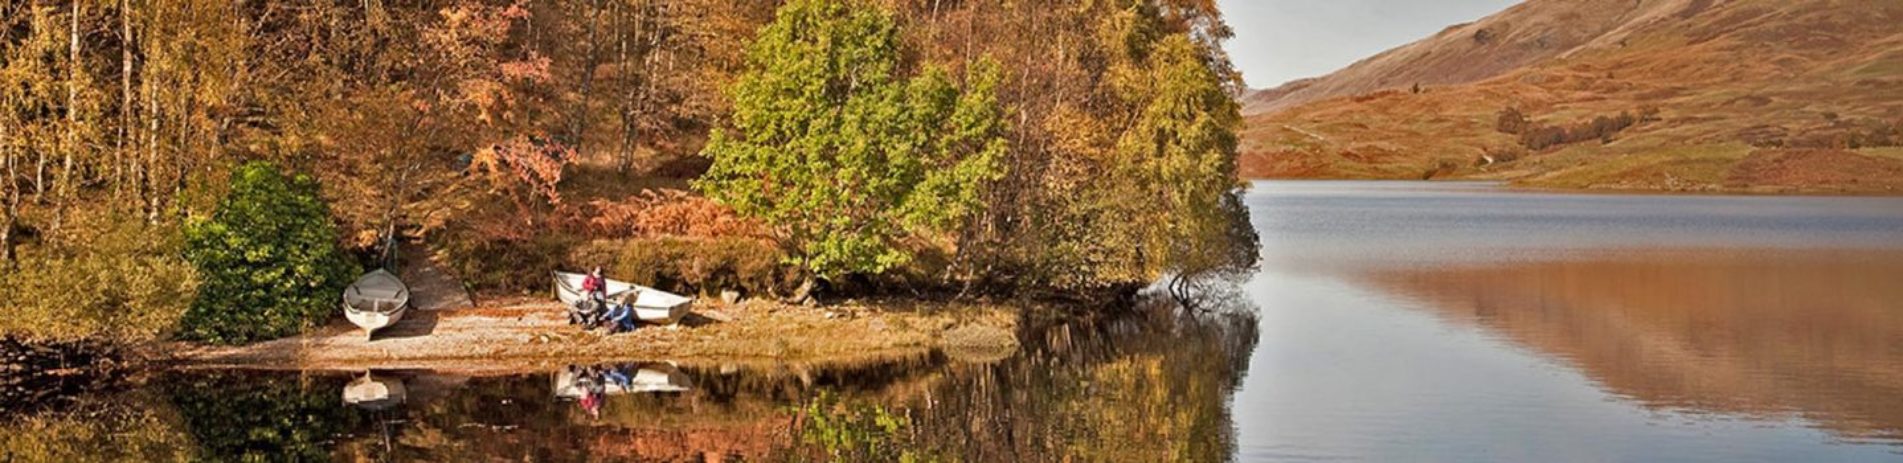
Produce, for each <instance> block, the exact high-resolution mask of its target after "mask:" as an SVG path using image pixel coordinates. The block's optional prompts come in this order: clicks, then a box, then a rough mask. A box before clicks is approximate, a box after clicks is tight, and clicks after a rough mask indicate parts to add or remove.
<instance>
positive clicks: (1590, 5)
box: [1241, 0, 1903, 192]
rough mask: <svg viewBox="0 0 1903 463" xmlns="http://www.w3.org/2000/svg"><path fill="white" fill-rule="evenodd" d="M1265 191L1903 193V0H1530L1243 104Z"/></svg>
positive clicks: (1255, 170)
mask: <svg viewBox="0 0 1903 463" xmlns="http://www.w3.org/2000/svg"><path fill="white" fill-rule="evenodd" d="M1241 100H1242V102H1243V104H1244V105H1245V108H1246V109H1245V111H1246V112H1248V113H1249V124H1248V128H1247V129H1246V130H1245V132H1244V134H1243V139H1244V142H1243V156H1242V160H1241V169H1242V173H1243V175H1245V176H1249V177H1256V178H1382V179H1403V178H1412V179H1419V178H1470V179H1500V180H1513V181H1516V182H1518V183H1522V184H1527V185H1534V186H1551V187H1569V188H1625V189H1665V190H1694V191H1715V190H1723V191H1757V192H1786V191H1848V192H1893V191H1897V190H1898V189H1899V188H1903V149H1899V148H1897V146H1898V145H1903V3H1899V2H1895V1H1889V0H1796V1H1772V0H1729V1H1726V0H1531V1H1528V2H1525V3H1522V4H1519V5H1516V6H1514V7H1512V8H1509V9H1507V10H1505V11H1502V12H1500V13H1497V14H1495V15H1493V16H1489V17H1487V18H1484V19H1481V20H1480V21H1476V22H1473V23H1469V24H1463V25H1457V26H1453V27H1449V28H1447V29H1446V30H1443V31H1442V32H1440V33H1438V34H1436V35H1434V36H1432V37H1428V38H1426V39H1423V40H1421V41H1418V42H1415V43H1412V44H1409V45H1405V46H1402V47H1400V48H1396V49H1393V50H1390V51H1387V52H1384V53H1381V54H1379V55H1376V56H1374V57H1370V58H1368V59H1366V60H1363V61H1361V62H1359V63H1356V64H1354V65H1352V66H1349V67H1348V68H1345V69H1343V70H1341V71H1338V72H1336V73H1334V74H1330V75H1327V76H1323V77H1319V78H1315V79H1308V80H1304V81H1297V82H1293V83H1290V84H1288V85H1285V86H1283V87H1281V88H1277V89H1271V90H1263V91H1255V92H1249V93H1248V94H1245V95H1243V96H1242V98H1241Z"/></svg>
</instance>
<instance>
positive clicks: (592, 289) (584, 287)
mask: <svg viewBox="0 0 1903 463" xmlns="http://www.w3.org/2000/svg"><path fill="white" fill-rule="evenodd" d="M581 291H582V294H586V295H587V296H588V298H589V299H593V300H595V301H596V302H602V301H606V300H607V299H608V280H607V279H605V278H602V277H601V267H595V271H593V272H588V277H587V278H583V279H581Z"/></svg>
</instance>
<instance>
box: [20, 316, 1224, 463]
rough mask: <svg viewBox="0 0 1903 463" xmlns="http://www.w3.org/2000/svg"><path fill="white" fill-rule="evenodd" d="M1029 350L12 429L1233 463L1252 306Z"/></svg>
mask: <svg viewBox="0 0 1903 463" xmlns="http://www.w3.org/2000/svg"><path fill="white" fill-rule="evenodd" d="M1021 338H1022V339H1023V346H1022V348H1021V349H1020V350H1019V351H1018V352H1017V353H1015V354H1004V355H985V356H969V355H951V354H947V353H933V354H931V355H926V356H921V357H917V358H911V359H905V360H900V361H891V362H884V363H877V364H867V365H847V366H816V367H809V366H800V365H782V366H775V367H765V368H739V367H732V366H719V365H713V366H698V365H695V366H689V365H676V364H673V363H668V362H644V363H625V364H604V365H576V366H570V367H565V368H559V369H556V370H553V371H534V372H521V373H518V374H510V375H501V376H468V375H460V374H456V373H450V372H432V371H378V372H370V373H362V372H360V373H354V374H352V373H320V372H307V373H296V372H290V373H286V372H262V371H171V372H160V373H154V374H152V375H149V376H148V377H145V378H142V379H139V380H136V381H137V383H136V384H135V386H136V387H131V388H127V389H126V390H123V391H121V392H112V393H101V394H96V395H90V396H84V397H81V398H79V399H77V400H76V402H77V403H79V404H80V405H78V406H76V407H74V408H72V409H69V410H62V411H59V412H49V413H42V414H36V415H28V416H15V417H11V418H7V419H5V420H3V421H0V436H3V437H0V460H5V461H121V460H176V459H181V458H183V459H199V460H215V461H240V460H250V459H268V460H286V459H288V460H307V461H308V460H373V461H415V460H421V461H470V460H529V461H632V460H668V461H679V460H689V461H703V460H705V461H716V460H725V459H744V460H753V461H759V460H847V461H864V460H896V459H901V458H913V459H916V460H926V461H930V460H938V461H980V460H1011V461H1055V460H1065V459H1086V460H1128V459H1132V458H1134V459H1138V460H1162V459H1175V460H1183V459H1187V460H1197V461H1211V460H1225V459H1228V458H1230V456H1231V455H1233V454H1234V453H1235V447H1236V443H1235V436H1234V425H1233V420H1232V418H1231V416H1230V411H1229V400H1230V396H1231V394H1233V393H1234V391H1235V390H1236V389H1237V388H1238V387H1239V385H1240V383H1241V381H1242V377H1243V372H1244V371H1246V366H1247V364H1248V360H1249V357H1250V355H1251V354H1252V352H1253V350H1254V348H1255V345H1256V342H1257V332H1256V321H1255V316H1254V314H1253V313H1252V312H1250V311H1234V310H1232V311H1222V312H1196V313H1193V314H1192V313H1191V312H1189V311H1184V310H1180V309H1178V308H1176V307H1174V306H1172V305H1170V304H1169V303H1164V302H1152V303H1145V304H1142V305H1141V306H1140V307H1138V308H1137V309H1136V310H1134V311H1131V313H1129V314H1128V315H1120V316H1115V317H1108V318H1105V319H1102V320H1096V321H1090V322H1070V323H1060V324H1051V325H1047V326H1038V327H1027V328H1025V329H1024V330H1023V333H1021Z"/></svg>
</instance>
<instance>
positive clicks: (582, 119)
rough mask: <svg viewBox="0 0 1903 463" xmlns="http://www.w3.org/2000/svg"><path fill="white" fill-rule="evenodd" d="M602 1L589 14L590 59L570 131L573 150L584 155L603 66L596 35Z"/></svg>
mask: <svg viewBox="0 0 1903 463" xmlns="http://www.w3.org/2000/svg"><path fill="white" fill-rule="evenodd" d="M601 9H602V5H601V0H594V1H593V2H591V3H590V11H589V14H588V57H587V58H586V59H584V60H582V61H583V64H582V70H581V104H580V105H577V106H579V108H577V111H579V113H580V114H577V115H576V117H575V126H574V127H573V128H571V129H570V130H569V132H570V137H571V138H572V139H573V140H571V143H570V144H571V145H572V148H574V149H575V152H577V153H583V152H584V151H583V150H582V148H583V146H584V145H586V144H587V143H588V116H589V115H590V114H593V103H594V89H595V68H596V67H600V66H601V45H600V44H598V43H597V41H596V33H597V31H599V30H600V29H601V25H600V24H601Z"/></svg>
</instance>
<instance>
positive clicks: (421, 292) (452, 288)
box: [402, 243, 476, 312]
mask: <svg viewBox="0 0 1903 463" xmlns="http://www.w3.org/2000/svg"><path fill="white" fill-rule="evenodd" d="M416 248H417V249H425V250H427V249H429V247H428V246H422V245H420V243H419V244H418V245H417V246H416ZM423 255H424V258H423V259H420V260H419V261H418V262H412V263H411V264H410V265H407V266H405V268H404V269H403V271H402V278H403V283H405V284H408V285H409V286H410V296H411V298H410V304H411V307H412V308H415V309H416V310H419V311H424V312H435V311H439V310H455V309H467V308H470V307H475V305H476V304H475V302H474V301H472V300H471V299H470V298H469V291H468V289H467V288H466V287H465V286H463V281H462V279H461V278H457V277H456V275H455V274H452V273H450V272H449V269H448V268H446V267H445V266H444V265H443V262H442V259H440V258H438V257H437V256H436V253H434V252H428V251H425V252H424V253H423Z"/></svg>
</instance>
